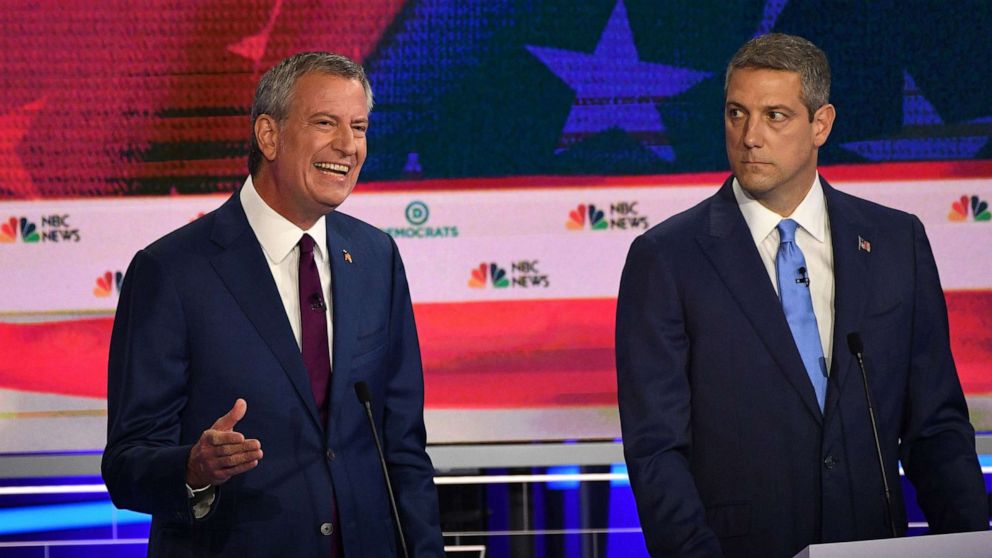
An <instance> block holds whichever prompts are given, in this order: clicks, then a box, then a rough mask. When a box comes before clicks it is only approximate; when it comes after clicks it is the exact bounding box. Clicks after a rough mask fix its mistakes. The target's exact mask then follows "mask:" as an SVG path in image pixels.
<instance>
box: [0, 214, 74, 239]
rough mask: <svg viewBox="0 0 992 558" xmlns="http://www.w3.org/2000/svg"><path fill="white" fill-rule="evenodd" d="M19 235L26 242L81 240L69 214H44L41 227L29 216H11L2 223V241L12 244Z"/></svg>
mask: <svg viewBox="0 0 992 558" xmlns="http://www.w3.org/2000/svg"><path fill="white" fill-rule="evenodd" d="M18 237H20V239H21V242H23V243H25V244H34V243H38V242H79V241H80V234H79V229H74V228H72V227H71V226H70V225H69V215H68V214H61V215H59V214H56V215H44V216H42V218H41V227H40V229H39V227H38V224H37V223H34V222H32V221H31V220H30V219H28V218H27V217H10V218H8V219H7V220H6V221H4V222H3V223H0V243H5V244H12V243H14V242H17V238H18Z"/></svg>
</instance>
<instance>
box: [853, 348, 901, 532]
mask: <svg viewBox="0 0 992 558" xmlns="http://www.w3.org/2000/svg"><path fill="white" fill-rule="evenodd" d="M847 348H848V349H849V350H850V351H851V354H852V355H853V356H854V358H855V359H856V360H857V361H858V368H860V369H861V379H862V380H863V381H864V384H865V400H866V401H867V402H868V418H869V419H871V433H872V435H873V436H874V437H875V452H876V457H878V468H879V470H880V471H881V472H882V488H883V490H884V491H885V510H886V511H887V512H888V514H889V528H890V529H891V530H892V538H896V537H898V536H899V534H898V532H897V531H896V516H895V513H893V510H892V493H891V492H890V491H889V477H888V476H887V475H886V474H885V460H884V459H883V458H882V443H881V442H880V441H879V439H878V425H877V423H876V422H875V407H874V405H872V402H871V388H869V387H868V370H867V369H866V368H865V359H864V352H865V345H864V342H863V341H862V340H861V334H860V333H858V332H856V331H855V332H852V333H848V334H847Z"/></svg>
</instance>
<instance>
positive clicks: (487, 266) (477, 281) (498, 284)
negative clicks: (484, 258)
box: [468, 262, 510, 289]
mask: <svg viewBox="0 0 992 558" xmlns="http://www.w3.org/2000/svg"><path fill="white" fill-rule="evenodd" d="M487 280H488V281H489V282H490V283H491V284H492V286H493V287H495V288H497V289H505V288H506V287H509V286H510V280H509V279H508V278H507V277H506V270H505V269H503V268H501V267H500V266H499V264H497V263H485V262H483V263H480V264H479V267H475V268H472V274H471V276H469V279H468V286H469V287H472V288H473V289H484V288H485V287H486V281H487Z"/></svg>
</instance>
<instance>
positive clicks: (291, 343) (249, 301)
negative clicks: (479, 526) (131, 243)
mask: <svg viewBox="0 0 992 558" xmlns="http://www.w3.org/2000/svg"><path fill="white" fill-rule="evenodd" d="M326 223H327V243H328V253H329V256H330V262H331V283H332V300H331V302H332V305H333V320H334V321H333V324H334V342H333V365H334V371H333V377H332V386H331V397H330V417H329V425H328V426H327V428H326V431H325V430H324V429H322V428H321V425H320V424H319V420H320V419H319V414H318V412H317V408H316V404H315V403H314V399H313V396H312V394H311V389H310V383H309V379H308V376H307V372H306V370H305V368H304V365H303V359H302V358H301V356H300V350H299V347H298V346H297V344H296V340H295V338H294V337H293V333H292V330H291V328H290V324H289V319H288V318H287V316H286V312H285V310H284V308H283V306H282V303H281V302H280V299H279V295H278V292H277V289H276V286H275V282H274V281H273V279H272V274H271V272H270V271H269V268H268V265H267V263H266V261H265V256H264V255H263V252H262V249H261V246H260V244H259V242H258V240H257V238H256V237H255V234H254V232H253V231H252V229H251V227H250V226H249V224H248V220H247V218H246V217H245V213H244V210H243V209H242V207H241V203H240V200H239V196H238V194H237V193H235V195H234V196H232V197H231V198H230V199H229V200H228V201H227V202H226V203H225V204H224V205H223V206H222V207H220V208H219V209H218V210H217V211H214V212H212V213H210V214H208V215H206V216H204V217H202V218H200V219H198V220H196V221H194V222H192V223H190V224H189V225H187V226H185V227H182V228H181V229H179V230H177V231H175V232H173V233H171V234H169V235H167V236H165V237H164V238H162V239H160V240H158V241H156V242H155V243H153V244H151V245H150V246H149V247H147V248H146V249H144V250H142V251H140V252H138V254H137V255H136V256H135V258H134V260H133V261H132V262H131V265H130V267H129V268H128V271H127V275H126V277H125V280H124V285H123V288H122V290H121V297H120V303H119V305H118V309H117V317H116V319H115V321H114V329H113V338H112V341H111V348H110V366H109V389H108V404H109V427H108V430H109V432H108V441H107V448H106V451H105V453H104V457H103V477H104V480H105V481H106V483H107V487H108V488H109V490H110V495H111V498H112V499H113V501H114V504H116V505H117V506H118V507H122V508H128V509H133V510H137V511H140V512H145V513H150V514H152V515H153V519H152V527H151V534H150V541H149V553H150V554H151V555H155V556H221V555H223V556H238V557H239V558H240V557H244V556H308V557H310V556H312V557H321V558H325V557H326V556H328V555H329V553H330V543H329V537H326V536H323V535H322V534H321V531H320V526H321V524H322V523H325V522H330V521H331V520H332V518H331V495H332V490H333V491H334V493H335V494H336V499H337V507H338V515H339V517H340V525H335V529H340V533H341V535H342V539H343V544H344V552H345V556H350V557H355V556H363V557H365V556H369V557H372V556H395V555H396V554H397V549H396V545H397V543H396V540H395V537H394V532H395V531H394V526H393V520H392V516H391V513H390V509H389V503H388V499H387V495H386V491H385V488H384V480H383V475H382V469H381V467H380V465H379V462H378V457H377V455H376V451H375V447H374V445H373V439H372V434H371V432H370V428H369V424H368V421H367V419H366V416H365V414H364V408H363V407H362V406H361V405H360V404H359V403H358V401H357V399H356V397H355V391H354V388H353V386H354V384H355V383H356V382H358V381H365V382H367V383H368V385H369V387H370V391H371V395H372V403H373V411H374V413H375V421H376V423H377V427H378V428H379V432H380V435H381V436H382V440H383V444H384V445H385V453H386V460H387V461H388V462H389V466H390V473H391V479H392V484H393V487H394V489H395V491H396V499H397V504H398V505H399V508H400V516H401V519H402V521H403V524H404V527H405V534H406V538H407V544H408V545H409V546H410V550H411V556H443V550H442V546H443V543H442V539H441V532H440V527H439V514H438V505H437V493H436V490H435V488H434V484H433V473H434V469H433V467H432V465H431V462H430V459H429V458H428V456H427V454H426V452H425V451H424V444H425V439H426V434H425V430H424V423H423V373H422V370H421V361H420V349H419V345H418V341H417V332H416V328H415V325H414V320H413V311H412V306H411V303H410V295H409V290H408V287H407V282H406V276H405V274H404V270H403V264H402V262H401V261H400V256H399V253H398V251H397V249H396V245H395V244H394V243H393V241H392V239H391V238H390V237H389V236H387V235H386V234H384V233H382V232H381V231H379V230H377V229H375V228H373V227H372V226H370V225H367V224H365V223H362V222H361V221H358V220H357V219H354V218H351V217H349V216H347V215H344V214H341V213H338V212H333V213H331V214H329V215H327V218H326ZM342 250H347V251H348V252H349V253H350V254H351V256H352V259H353V263H348V262H346V261H345V260H344V258H343V254H342ZM238 397H241V398H244V399H245V400H246V401H247V402H248V412H247V414H246V416H245V418H244V419H243V420H242V421H241V422H240V423H238V425H237V427H236V430H238V431H239V432H242V433H243V434H244V435H245V437H246V438H257V439H259V440H260V441H261V443H262V450H263V452H264V454H265V455H264V457H263V459H262V460H261V461H260V462H259V465H258V467H256V468H255V469H253V470H251V471H248V472H246V473H244V474H241V475H238V476H235V477H233V478H232V479H231V480H230V481H228V482H227V483H225V484H223V485H221V486H220V487H218V489H217V496H216V500H215V502H214V504H213V507H212V508H211V511H210V514H209V515H208V516H206V517H205V518H203V519H200V520H194V518H193V517H192V513H191V509H190V505H189V501H188V498H187V495H186V488H185V480H184V479H185V465H186V459H187V455H188V453H189V450H190V447H191V446H192V444H194V443H195V442H196V440H197V439H198V438H199V436H200V434H201V433H202V432H203V430H205V429H207V428H210V426H211V425H212V424H213V422H214V421H215V420H216V419H217V418H219V417H220V416H222V415H224V414H225V413H226V412H227V411H228V410H229V409H230V408H231V406H232V405H233V404H234V401H235V400H236V399H237V398H238Z"/></svg>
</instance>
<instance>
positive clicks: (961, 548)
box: [794, 531, 992, 558]
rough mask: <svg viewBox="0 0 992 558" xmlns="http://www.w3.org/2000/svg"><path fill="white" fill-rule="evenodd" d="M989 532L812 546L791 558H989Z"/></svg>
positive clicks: (991, 545) (991, 550) (991, 540)
mask: <svg viewBox="0 0 992 558" xmlns="http://www.w3.org/2000/svg"><path fill="white" fill-rule="evenodd" d="M990 556H992V531H977V532H974V533H954V534H950V535H924V536H919V537H903V538H899V539H878V540H872V541H855V542H842V543H827V544H811V545H809V546H807V547H806V548H804V549H802V551H800V552H799V554H796V555H795V557H794V558H861V557H864V558H869V557H870V558H924V557H926V558H934V557H940V558H989V557H990Z"/></svg>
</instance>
